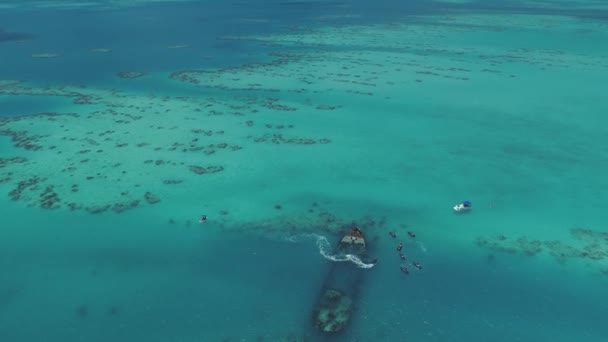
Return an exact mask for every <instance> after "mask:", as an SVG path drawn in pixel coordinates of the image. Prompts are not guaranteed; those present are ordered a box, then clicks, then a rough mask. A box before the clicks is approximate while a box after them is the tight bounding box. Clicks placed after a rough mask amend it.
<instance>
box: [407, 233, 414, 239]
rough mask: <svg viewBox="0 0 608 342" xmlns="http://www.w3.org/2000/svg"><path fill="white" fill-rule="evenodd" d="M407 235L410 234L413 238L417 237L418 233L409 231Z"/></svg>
mask: <svg viewBox="0 0 608 342" xmlns="http://www.w3.org/2000/svg"><path fill="white" fill-rule="evenodd" d="M407 235H409V236H410V237H411V238H415V237H416V234H414V232H407Z"/></svg>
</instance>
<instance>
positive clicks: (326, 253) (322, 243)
mask: <svg viewBox="0 0 608 342" xmlns="http://www.w3.org/2000/svg"><path fill="white" fill-rule="evenodd" d="M300 237H305V238H313V239H316V243H317V247H319V254H321V255H322V256H323V257H324V258H325V259H327V260H331V261H335V262H345V261H349V262H352V263H353V264H355V265H357V267H360V268H372V267H374V266H375V264H366V263H365V262H363V260H361V259H360V258H359V257H357V256H356V255H354V254H344V255H332V254H331V249H332V248H331V244H330V243H329V240H327V238H326V237H325V236H322V235H318V234H306V235H300ZM285 240H287V241H289V242H298V241H299V239H298V236H290V237H287V238H285Z"/></svg>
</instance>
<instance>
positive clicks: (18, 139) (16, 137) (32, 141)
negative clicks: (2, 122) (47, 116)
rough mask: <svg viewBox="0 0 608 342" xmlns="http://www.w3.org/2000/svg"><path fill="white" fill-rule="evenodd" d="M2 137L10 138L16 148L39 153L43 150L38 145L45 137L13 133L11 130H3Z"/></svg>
mask: <svg viewBox="0 0 608 342" xmlns="http://www.w3.org/2000/svg"><path fill="white" fill-rule="evenodd" d="M0 135H8V136H10V137H11V139H12V141H13V144H14V145H15V147H18V148H23V149H26V150H28V151H38V150H41V149H42V146H41V145H37V144H36V142H37V141H38V139H40V138H43V137H44V136H42V135H28V132H27V131H13V130H10V129H5V130H1V131H0Z"/></svg>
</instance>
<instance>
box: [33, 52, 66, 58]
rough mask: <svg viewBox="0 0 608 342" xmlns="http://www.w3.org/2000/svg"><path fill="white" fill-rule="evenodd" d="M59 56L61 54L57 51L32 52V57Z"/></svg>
mask: <svg viewBox="0 0 608 342" xmlns="http://www.w3.org/2000/svg"><path fill="white" fill-rule="evenodd" d="M59 56H61V55H60V54H58V53H49V52H45V53H34V54H32V58H57V57H59Z"/></svg>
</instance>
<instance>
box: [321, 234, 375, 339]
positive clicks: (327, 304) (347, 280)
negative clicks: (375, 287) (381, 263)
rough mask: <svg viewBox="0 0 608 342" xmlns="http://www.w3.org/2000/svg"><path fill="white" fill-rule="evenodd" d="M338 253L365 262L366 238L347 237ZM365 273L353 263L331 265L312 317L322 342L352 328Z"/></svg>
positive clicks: (342, 238)
mask: <svg viewBox="0 0 608 342" xmlns="http://www.w3.org/2000/svg"><path fill="white" fill-rule="evenodd" d="M361 241H363V244H361V243H360V242H361ZM351 242H353V243H351ZM354 242H357V243H354ZM334 252H335V254H337V255H344V254H353V255H356V256H358V257H359V258H361V259H363V260H364V259H365V258H366V257H367V245H366V244H365V238H364V237H363V235H362V233H361V232H360V231H359V234H358V236H355V237H352V236H350V235H349V234H346V235H344V236H342V237H341V238H340V239H339V240H338V241H337V244H336V248H335V249H334ZM364 273H365V269H362V268H359V267H357V266H356V265H355V264H353V263H352V262H333V263H332V264H331V266H330V268H329V271H328V273H327V276H326V277H325V279H324V281H323V286H322V287H321V289H320V291H319V296H318V298H317V301H316V304H315V307H314V309H313V314H312V319H313V324H314V326H315V330H316V332H317V334H318V335H319V336H318V339H319V340H323V338H322V337H324V336H326V337H329V336H335V335H338V334H340V333H342V332H344V331H345V330H346V328H347V327H348V326H349V323H350V321H351V320H352V315H353V313H354V311H355V309H356V306H357V301H358V297H359V290H360V288H361V284H362V282H363V280H364Z"/></svg>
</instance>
